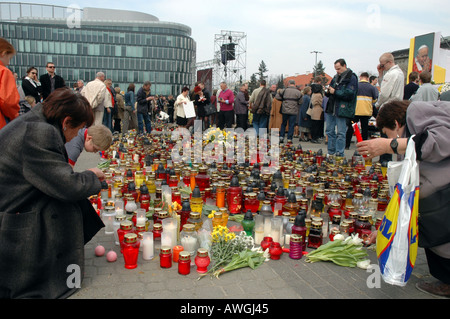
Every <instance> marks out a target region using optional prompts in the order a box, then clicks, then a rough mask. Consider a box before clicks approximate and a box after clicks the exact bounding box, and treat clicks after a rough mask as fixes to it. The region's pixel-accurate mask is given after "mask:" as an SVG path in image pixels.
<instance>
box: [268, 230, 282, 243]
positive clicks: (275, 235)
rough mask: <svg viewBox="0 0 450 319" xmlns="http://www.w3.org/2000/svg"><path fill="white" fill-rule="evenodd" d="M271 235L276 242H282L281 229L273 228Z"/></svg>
mask: <svg viewBox="0 0 450 319" xmlns="http://www.w3.org/2000/svg"><path fill="white" fill-rule="evenodd" d="M270 235H271V237H272V239H273V241H274V242H276V243H279V242H280V230H278V229H272V232H271V233H270Z"/></svg>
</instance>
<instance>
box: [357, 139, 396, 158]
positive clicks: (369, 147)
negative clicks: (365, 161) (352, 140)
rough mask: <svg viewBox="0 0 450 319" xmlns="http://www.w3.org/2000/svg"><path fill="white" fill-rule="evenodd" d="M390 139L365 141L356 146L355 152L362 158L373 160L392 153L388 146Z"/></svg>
mask: <svg viewBox="0 0 450 319" xmlns="http://www.w3.org/2000/svg"><path fill="white" fill-rule="evenodd" d="M390 143H391V139H387V138H374V139H371V140H365V141H362V142H359V143H358V144H356V150H357V151H358V153H359V154H360V155H362V156H365V157H367V158H374V157H376V156H380V155H383V154H388V153H389V154H390V153H392V149H391V146H390Z"/></svg>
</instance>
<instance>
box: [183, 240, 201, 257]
mask: <svg viewBox="0 0 450 319" xmlns="http://www.w3.org/2000/svg"><path fill="white" fill-rule="evenodd" d="M181 246H183V248H184V250H185V251H188V252H189V253H190V254H191V256H193V254H194V253H195V251H196V250H197V238H195V237H190V236H185V237H183V238H181Z"/></svg>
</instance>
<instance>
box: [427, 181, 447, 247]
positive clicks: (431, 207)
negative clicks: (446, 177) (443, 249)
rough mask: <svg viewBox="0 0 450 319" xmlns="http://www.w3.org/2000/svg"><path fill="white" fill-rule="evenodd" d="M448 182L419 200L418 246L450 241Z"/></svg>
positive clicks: (433, 245) (437, 244) (429, 245)
mask: <svg viewBox="0 0 450 319" xmlns="http://www.w3.org/2000/svg"><path fill="white" fill-rule="evenodd" d="M449 205H450V184H448V185H447V186H446V187H445V188H443V189H441V190H440V191H437V192H435V193H433V194H432V195H430V196H428V197H426V198H422V199H420V200H419V207H420V212H419V230H420V236H419V246H420V247H423V248H431V247H436V246H439V245H442V244H445V243H448V242H450V211H449Z"/></svg>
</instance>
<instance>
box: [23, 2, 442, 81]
mask: <svg viewBox="0 0 450 319" xmlns="http://www.w3.org/2000/svg"><path fill="white" fill-rule="evenodd" d="M24 2H28V3H43V4H53V5H61V6H70V5H77V6H79V7H81V8H84V7H96V8H109V9H122V10H132V11H139V12H144V13H148V14H151V15H154V16H156V17H158V18H159V20H160V21H168V22H177V23H181V24H185V25H187V26H189V27H191V29H192V38H193V39H194V40H195V41H196V43H197V62H202V61H207V60H211V59H213V58H214V39H215V35H216V34H220V33H221V31H222V30H225V31H236V32H243V33H245V36H246V37H245V38H246V65H245V79H246V80H248V79H250V76H251V75H252V74H253V73H256V72H258V66H259V65H260V63H261V61H264V63H265V64H266V66H267V69H268V72H267V74H266V75H269V76H271V75H272V76H279V75H281V74H283V75H284V77H287V76H290V75H295V74H304V73H306V72H308V71H309V72H312V71H313V67H314V64H315V59H316V54H314V53H311V52H313V51H318V52H321V53H318V54H317V60H320V61H322V62H323V65H324V67H325V72H326V73H327V74H329V75H331V76H333V75H334V74H335V71H334V61H336V60H337V59H339V58H344V59H345V60H346V62H347V66H348V67H349V68H351V69H352V70H353V71H354V72H356V73H360V72H364V71H367V72H369V73H371V74H375V73H376V66H377V64H378V63H379V62H378V59H379V57H380V55H381V54H382V53H384V52H392V51H396V50H401V49H406V48H408V47H409V43H410V39H411V38H414V37H415V36H418V35H422V34H427V33H431V32H441V35H442V36H444V37H446V36H450V23H449V22H448V21H449V17H450V1H443V0H440V1H438V0H427V1H423V0H409V1H403V0H402V1H394V0H379V1H375V0H374V1H357V0H340V1H329V0H322V1H310V0H309V1H303V0H222V1H217V0H209V1H208V0H189V1H183V0H133V1H124V0H121V1H116V0H108V1H106V0H96V1H94V2H93V1H87V0H80V1H78V0H63V1H56V0H55V1H51V0H38V1H33V0H27V1H24Z"/></svg>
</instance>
